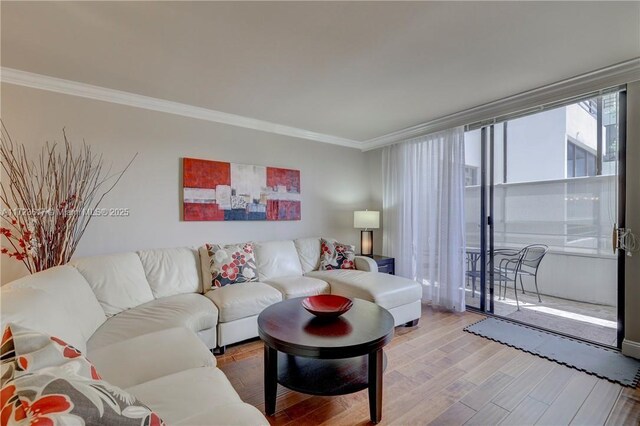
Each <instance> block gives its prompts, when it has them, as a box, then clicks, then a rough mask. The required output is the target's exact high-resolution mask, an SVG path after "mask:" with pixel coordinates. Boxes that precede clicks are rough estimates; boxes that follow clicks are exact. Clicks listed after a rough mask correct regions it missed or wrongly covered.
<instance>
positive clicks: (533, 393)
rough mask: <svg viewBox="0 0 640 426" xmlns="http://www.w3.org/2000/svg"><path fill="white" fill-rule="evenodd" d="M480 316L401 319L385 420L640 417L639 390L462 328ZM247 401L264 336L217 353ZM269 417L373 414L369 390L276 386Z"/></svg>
mask: <svg viewBox="0 0 640 426" xmlns="http://www.w3.org/2000/svg"><path fill="white" fill-rule="evenodd" d="M482 318H483V317H482V316H481V315H479V314H475V313H469V312H467V313H464V314H452V313H447V312H439V311H435V310H433V309H431V308H430V307H428V306H424V307H423V314H422V318H421V320H420V324H419V325H418V326H417V327H413V328H404V327H399V328H397V329H396V336H395V338H394V339H393V341H392V342H391V343H390V344H389V345H388V346H387V347H386V349H385V352H386V353H387V357H388V365H387V369H386V371H385V375H384V399H383V412H382V422H381V424H384V425H427V424H429V425H462V424H465V425H496V424H503V425H518V426H520V425H528V424H532V425H533V424H540V425H565V424H577V425H602V424H607V425H627V424H633V425H637V424H640V390H638V389H629V388H623V387H622V386H619V385H615V384H612V383H610V382H607V381H606V380H600V379H597V378H595V377H593V376H590V375H588V374H585V373H581V372H579V371H576V370H573V369H570V368H567V367H564V366H561V365H558V364H556V363H553V362H551V361H547V360H545V359H542V358H538V357H536V356H533V355H530V354H527V353H524V352H521V351H518V350H516V349H513V348H510V347H508V346H504V345H501V344H499V343H496V342H492V341H490V340H487V339H483V338H481V337H478V336H475V335H472V334H469V333H465V332H464V331H463V328H464V327H465V326H467V325H469V324H472V323H474V322H476V321H479V320H480V319H482ZM218 366H219V367H220V368H221V369H222V370H223V371H224V372H225V374H226V375H227V377H228V378H229V380H230V381H231V383H232V384H233V386H234V387H235V389H236V390H237V391H238V394H239V395H240V397H241V398H242V400H243V401H245V402H248V403H249V404H252V405H254V406H256V407H258V409H259V410H261V411H262V412H264V399H263V370H262V367H263V364H262V342H261V341H259V340H253V341H251V342H248V343H242V344H239V345H235V346H232V347H229V348H228V349H227V353H226V354H225V355H223V356H219V357H218ZM276 410H277V411H276V414H275V415H274V416H271V417H269V421H270V422H271V424H273V425H360V424H369V408H368V398H367V392H366V391H361V392H358V393H354V394H351V395H343V396H337V397H320V396H310V395H304V394H299V393H296V392H293V391H290V390H288V389H285V388H283V387H282V386H278V397H277V406H276Z"/></svg>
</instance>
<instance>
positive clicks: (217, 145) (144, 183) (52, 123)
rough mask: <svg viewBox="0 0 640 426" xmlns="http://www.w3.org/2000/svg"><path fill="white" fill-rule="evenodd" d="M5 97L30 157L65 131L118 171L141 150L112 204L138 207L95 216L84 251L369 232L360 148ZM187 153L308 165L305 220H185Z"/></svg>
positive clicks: (19, 95) (8, 92)
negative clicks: (358, 223) (364, 223)
mask: <svg viewBox="0 0 640 426" xmlns="http://www.w3.org/2000/svg"><path fill="white" fill-rule="evenodd" d="M1 94H2V98H1V104H2V105H1V106H2V119H3V121H4V123H5V125H6V126H7V128H8V130H9V132H10V134H11V136H12V137H13V138H14V140H17V141H20V142H22V143H24V144H26V145H27V147H28V150H29V152H30V153H34V152H37V151H39V149H40V147H41V146H42V144H43V143H44V142H45V141H46V140H49V141H53V140H58V141H59V140H61V130H62V128H63V127H66V129H67V135H68V136H69V137H70V139H71V140H72V141H73V142H75V143H81V141H82V139H83V138H84V139H85V140H86V141H87V143H88V144H90V145H91V146H92V148H93V149H94V150H95V151H96V153H102V154H104V158H105V160H106V161H107V163H110V162H113V165H114V170H119V169H121V168H123V167H124V166H125V164H126V163H127V162H128V160H129V159H130V158H131V157H132V156H133V155H134V154H135V153H136V152H138V158H137V159H136V160H135V162H134V163H133V165H132V167H131V169H130V170H129V171H128V172H127V173H126V175H125V176H124V178H123V179H122V181H121V182H120V184H119V185H118V186H117V187H116V188H115V189H114V191H113V192H112V193H111V194H109V195H108V196H107V198H105V200H104V203H103V207H124V208H129V209H130V216H129V217H124V218H123V217H120V218H117V217H112V218H101V217H96V218H94V219H93V221H92V223H91V224H90V225H89V228H88V230H87V233H86V234H85V235H84V237H83V239H82V241H81V243H80V246H79V248H78V251H77V256H86V255H95V254H102V253H112V252H123V251H128V250H137V249H144V248H157V247H175V246H184V245H200V244H202V243H204V242H222V243H228V242H238V241H247V240H272V239H287V238H296V237H304V236H314V235H327V236H333V237H335V238H338V239H341V240H344V241H345V242H349V243H353V244H355V243H357V242H359V233H358V231H357V230H355V229H353V210H360V209H365V208H372V206H371V205H370V189H371V182H370V180H369V179H368V173H369V170H370V166H369V165H368V164H367V163H366V161H365V155H363V154H362V153H361V152H360V151H358V150H355V149H350V148H344V147H339V146H335V145H329V144H323V143H317V142H312V141H306V140H301V139H295V138H290V137H285V136H279V135H273V134H269V133H264V132H258V131H253V130H248V129H242V128H237V127H232V126H226V125H222V124H216V123H211V122H206V121H201V120H195V119H190V118H185V117H180V116H175V115H170V114H163V113H159V112H154V111H148V110H143V109H137V108H131V107H125V106H120V105H115V104H110V103H105V102H99V101H93V100H87V99H82V98H79V97H72V96H66V95H61V94H55V93H51V92H45V91H40V90H35V89H28V88H23V87H18V86H12V85H8V84H2V93H1ZM182 157H195V158H204V159H213V160H220V161H230V162H237V163H245V164H259V165H266V166H278V167H286V168H295V169H299V170H300V171H301V181H302V182H301V186H302V220H300V221H291V222H183V221H181V220H180V213H181V203H180V200H181V167H180V165H181V158H182ZM378 234H380V233H378ZM378 247H382V245H381V244H380V245H379V246H378ZM0 265H1V282H2V283H6V282H8V281H10V280H12V279H15V278H17V277H19V276H21V275H24V274H26V270H24V268H23V267H22V266H21V264H20V263H19V262H17V261H15V260H13V259H9V258H8V257H6V256H2V261H1V264H0Z"/></svg>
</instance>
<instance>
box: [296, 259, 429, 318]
mask: <svg viewBox="0 0 640 426" xmlns="http://www.w3.org/2000/svg"><path fill="white" fill-rule="evenodd" d="M307 276H310V277H314V278H318V279H321V280H324V281H327V282H328V283H329V284H330V285H331V294H338V295H340V296H345V297H352V298H358V299H364V300H368V301H370V302H375V303H377V304H378V305H380V306H382V307H383V308H386V309H391V308H395V307H396V306H401V305H405V304H407V303H411V302H415V301H416V300H420V299H421V297H422V287H421V286H420V284H418V283H417V282H415V281H413V280H410V279H408V278H403V277H398V276H395V275H389V274H382V273H379V272H365V271H356V270H346V269H336V270H333V271H313V272H309V273H308V274H307Z"/></svg>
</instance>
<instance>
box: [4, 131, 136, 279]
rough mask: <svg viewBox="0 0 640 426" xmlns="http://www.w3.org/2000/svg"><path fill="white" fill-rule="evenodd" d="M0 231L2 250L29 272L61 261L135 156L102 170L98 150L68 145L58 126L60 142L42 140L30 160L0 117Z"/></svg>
mask: <svg viewBox="0 0 640 426" xmlns="http://www.w3.org/2000/svg"><path fill="white" fill-rule="evenodd" d="M0 125H1V127H2V128H1V132H0V159H1V160H2V169H3V173H4V174H5V176H3V179H2V181H1V182H0V187H1V188H0V191H1V193H0V202H2V205H3V206H2V207H3V210H2V216H1V223H2V227H0V233H1V234H2V236H4V239H5V240H6V241H7V244H5V245H4V247H3V248H2V253H3V254H5V255H8V256H10V257H12V258H14V259H16V260H18V261H21V262H22V263H24V265H25V266H26V268H27V269H28V270H29V272H30V273H34V272H38V271H42V270H45V269H47V268H51V267H53V266H58V265H63V264H65V263H67V262H69V260H70V259H71V256H72V255H73V253H74V252H75V250H76V247H77V246H78V243H79V242H80V239H81V238H82V235H83V234H84V232H85V230H86V229H87V226H88V225H89V222H90V221H91V218H92V217H93V212H94V211H95V210H96V209H97V208H98V206H99V205H100V203H101V202H102V200H103V198H104V197H105V196H106V195H107V194H108V193H109V192H111V190H112V189H113V188H114V187H115V186H116V184H117V183H118V182H119V181H120V179H121V178H122V176H123V175H124V173H125V172H126V171H127V169H128V168H129V166H130V165H131V163H132V162H133V160H134V159H135V157H136V156H137V154H136V155H134V156H133V158H132V159H131V161H129V163H128V164H127V166H126V167H125V168H124V169H123V170H122V171H120V172H118V173H115V174H111V173H110V169H107V170H105V168H104V161H103V158H102V155H95V154H94V153H93V152H92V151H91V147H90V146H89V145H87V144H86V143H85V142H84V141H83V143H82V146H81V147H80V148H79V149H74V148H73V147H72V145H71V144H70V143H69V141H68V139H67V135H66V133H65V131H64V129H63V130H62V135H63V139H64V143H63V144H57V143H52V144H50V143H49V142H47V143H46V144H45V145H44V147H43V148H42V151H41V152H40V154H39V156H38V157H37V160H36V161H31V160H29V159H28V158H27V154H26V150H25V147H24V145H22V144H19V143H14V142H13V140H12V139H11V137H10V136H9V133H8V132H7V129H6V128H5V126H4V123H2V122H1V121H0Z"/></svg>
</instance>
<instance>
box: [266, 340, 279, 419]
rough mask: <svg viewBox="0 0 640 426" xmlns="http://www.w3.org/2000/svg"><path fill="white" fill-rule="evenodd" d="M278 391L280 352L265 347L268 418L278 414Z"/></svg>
mask: <svg viewBox="0 0 640 426" xmlns="http://www.w3.org/2000/svg"><path fill="white" fill-rule="evenodd" d="M277 390H278V351H276V350H275V349H273V348H270V347H269V346H267V345H266V344H265V345H264V406H265V408H264V411H265V413H266V414H267V416H272V415H273V414H275V412H276V391H277Z"/></svg>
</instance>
